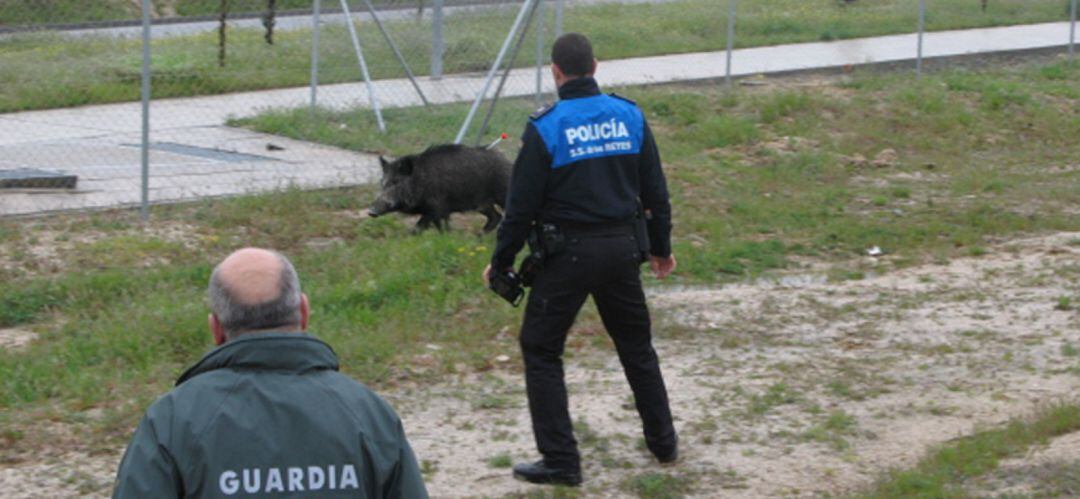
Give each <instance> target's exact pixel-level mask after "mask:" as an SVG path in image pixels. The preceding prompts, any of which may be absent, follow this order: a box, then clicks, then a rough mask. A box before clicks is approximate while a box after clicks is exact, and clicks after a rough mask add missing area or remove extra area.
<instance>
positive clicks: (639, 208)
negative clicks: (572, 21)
mask: <svg viewBox="0 0 1080 499" xmlns="http://www.w3.org/2000/svg"><path fill="white" fill-rule="evenodd" d="M551 60H552V62H553V64H552V67H551V71H552V74H553V76H554V79H555V83H556V85H557V86H558V87H559V98H560V101H559V102H558V103H556V104H554V105H552V106H549V107H547V108H542V109H540V110H539V111H537V112H536V113H534V114H533V115H532V116H531V117H530V121H529V123H528V124H527V125H526V127H525V132H524V134H523V136H522V142H523V144H522V148H521V151H520V152H519V153H518V156H517V160H516V162H515V164H514V171H513V175H512V177H511V182H510V193H509V195H508V198H507V205H506V217H505V218H504V219H503V222H502V225H500V227H499V232H498V242H497V244H496V248H495V254H494V256H493V257H492V260H491V264H490V265H488V267H487V268H486V269H485V270H484V279H485V281H489V282H490V277H491V272H493V270H492V269H495V271H498V272H506V271H508V270H510V269H511V268H512V266H513V263H514V259H515V255H516V254H517V253H518V251H519V250H520V249H521V248H522V246H523V245H524V243H525V241H526V238H527V237H528V234H529V232H530V230H532V229H533V228H534V227H538V226H543V225H545V224H547V225H549V226H554V228H555V230H556V232H557V234H556V235H555V236H553V237H551V238H550V239H551V240H553V241H554V240H558V239H560V237H561V240H562V241H563V244H562V246H564V247H563V248H548V255H547V259H546V262H545V263H544V266H543V269H542V270H540V272H539V273H538V275H537V276H536V278H535V282H534V283H533V286H532V292H531V293H530V294H529V297H528V302H527V305H526V308H525V318H524V321H523V323H522V327H521V338H520V341H521V350H522V356H523V357H524V360H525V383H526V389H527V392H528V398H529V412H530V415H531V416H532V423H533V433H534V436H535V438H536V445H537V447H538V449H539V451H540V454H541V455H542V456H543V459H542V460H540V461H537V462H535V463H529V464H519V465H517V466H515V467H514V476H515V477H517V478H519V479H523V480H526V481H529V482H533V483H553V484H563V485H578V484H580V483H581V463H580V456H579V454H578V449H577V441H576V440H575V439H574V435H573V429H572V427H571V422H570V414H569V411H568V409H567V394H566V384H565V382H564V379H563V366H562V354H563V348H564V345H565V342H566V335H567V332H568V330H569V328H570V326H571V324H572V323H573V321H574V318H575V316H576V315H577V313H578V311H579V310H580V309H581V307H582V305H583V304H584V302H585V299H586V298H587V297H588V296H589V295H592V297H593V300H594V301H595V302H596V307H597V309H598V310H599V312H600V317H601V319H602V320H603V323H604V327H605V328H606V329H607V331H608V334H609V335H610V336H611V338H612V339H613V340H614V343H615V348H616V350H617V351H618V355H619V360H620V362H621V363H622V366H623V370H624V371H625V374H626V378H627V380H628V381H629V383H630V387H631V389H632V390H633V393H634V402H635V405H636V406H637V411H638V414H639V415H640V416H641V420H642V423H643V427H644V434H645V442H646V444H647V445H648V448H649V450H650V451H652V453H653V455H655V456H656V458H657V459H658V460H659V461H660V462H662V463H669V462H673V461H675V460H676V459H677V457H678V450H677V440H678V439H677V436H676V434H675V428H674V426H673V425H672V419H671V410H670V408H669V405H668V397H667V390H666V388H665V386H664V380H663V377H662V376H661V374H660V366H659V361H658V359H657V356H656V351H655V350H653V347H652V339H651V333H650V321H649V311H648V308H647V307H646V304H645V295H644V293H643V291H642V286H641V278H640V271H639V267H640V264H641V263H642V262H643V261H644V260H645V259H647V260H648V261H650V263H651V267H652V270H653V271H654V273H655V274H656V276H657V277H660V278H663V277H666V276H667V275H668V274H670V273H671V271H673V270H674V269H675V264H676V262H675V256H674V255H672V253H671V240H670V235H671V205H670V203H669V201H668V193H667V185H666V182H665V180H664V174H663V172H662V170H661V166H660V156H659V152H658V151H657V148H656V142H655V141H654V140H653V136H652V133H651V132H650V130H649V126H648V124H647V123H646V122H645V118H644V116H643V115H642V112H641V110H640V109H638V107H637V106H636V105H635V104H634V103H633V102H632V101H630V100H627V99H624V98H622V97H619V96H617V95H604V94H602V93H601V92H600V89H599V87H598V86H597V83H596V80H595V79H593V74H594V73H595V72H596V66H597V62H596V59H595V58H594V57H593V52H592V46H591V44H590V43H589V40H588V39H587V38H586V37H585V36H583V35H580V34H576V33H571V34H567V35H564V36H562V37H560V38H559V39H558V40H556V41H555V44H554V46H553V48H552V51H551ZM646 214H648V215H649V216H648V217H646V218H647V222H643V221H641V219H640V218H639V217H644V216H645V215H646ZM646 233H647V235H646ZM541 239H544V240H547V239H549V238H541ZM646 239H647V242H646V241H645V240H646ZM550 242H551V241H549V243H550ZM646 245H647V249H646Z"/></svg>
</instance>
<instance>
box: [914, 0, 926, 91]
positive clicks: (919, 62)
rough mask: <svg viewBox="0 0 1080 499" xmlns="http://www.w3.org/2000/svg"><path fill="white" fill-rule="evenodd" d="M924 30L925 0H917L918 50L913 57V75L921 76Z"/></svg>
mask: <svg viewBox="0 0 1080 499" xmlns="http://www.w3.org/2000/svg"><path fill="white" fill-rule="evenodd" d="M925 30H926V0H919V52H918V54H917V55H916V57H915V76H917V77H919V78H922V55H923V32H924V31H925Z"/></svg>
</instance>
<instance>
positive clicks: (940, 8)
mask: <svg viewBox="0 0 1080 499" xmlns="http://www.w3.org/2000/svg"><path fill="white" fill-rule="evenodd" d="M84 3H85V2H78V1H76V0H51V1H50V2H49V3H48V4H47V5H39V4H34V3H29V4H27V3H26V2H20V1H16V0H3V1H0V26H4V25H12V24H14V25H18V24H22V23H40V22H46V21H47V22H79V21H92V20H107V19H135V18H137V14H138V12H137V10H138V9H137V8H136V7H133V6H132V4H131V3H130V2H122V1H119V0H105V1H101V2H95V3H94V6H93V7H87V6H85V5H83V4H84ZM1060 3H1061V2H1060V0H997V1H995V2H991V5H990V6H989V8H988V12H987V13H985V14H983V13H981V12H980V11H979V10H978V7H977V5H975V2H973V1H971V0H938V1H937V2H935V4H934V6H933V8H932V14H933V15H932V20H933V22H931V23H929V25H928V28H929V29H930V30H944V29H958V28H973V27H985V26H998V25H1007V24H1024V23H1034V22H1046V21H1053V20H1065V19H1066V18H1067V14H1065V13H1063V12H1062V9H1061V5H1060ZM218 4H219V2H217V1H216V0H215V1H210V0H197V1H191V2H189V1H187V0H185V1H184V2H179V4H178V7H177V10H178V11H179V13H180V14H181V15H197V14H204V15H205V14H207V13H209V14H210V15H216V11H217V5H218ZM278 4H279V8H281V9H284V8H286V7H282V6H281V5H292V6H296V7H301V8H310V3H304V2H301V1H300V0H288V1H286V0H282V1H280V2H278ZM264 9H265V5H264V4H257V3H250V2H246V3H244V5H243V6H242V5H237V4H236V2H234V4H233V6H232V11H233V12H240V11H254V12H262V11H263V10H264ZM703 12H712V13H714V14H715V15H702V13H703ZM916 12H917V10H916V4H915V3H914V0H877V1H875V2H858V3H856V4H854V5H847V6H845V5H842V4H841V3H840V2H837V1H835V0H758V1H755V2H747V3H745V4H742V5H740V6H739V12H738V36H737V38H736V40H735V43H736V47H738V48H743V47H757V46H763V45H776V44H784V43H796V42H811V41H818V40H836V39H846V38H855V37H865V36H874V35H885V34H894V33H908V32H912V31H914V29H915V26H916V19H915V16H916ZM515 14H516V9H513V8H502V9H491V10H479V11H471V13H470V14H468V15H465V14H454V15H448V16H446V21H445V23H446V24H445V27H444V31H443V32H444V33H445V43H446V49H445V54H446V55H445V59H444V69H445V71H446V72H447V73H458V72H473V71H481V70H486V69H488V67H489V66H490V64H491V61H492V60H493V58H494V56H495V54H496V53H497V52H498V49H499V46H500V44H501V43H502V41H503V39H504V38H505V35H506V31H507V29H508V28H509V27H510V25H511V24H512V22H513V19H514V16H515ZM725 14H726V12H725V11H724V9H717V8H716V5H715V2H714V0H680V1H673V2H661V3H644V4H633V5H617V4H616V5H611V4H607V5H581V6H571V7H570V8H568V9H567V12H566V15H565V19H566V21H565V24H566V30H567V31H576V32H581V33H588V34H589V35H590V37H591V38H592V40H593V43H594V45H595V47H596V50H597V54H598V56H599V57H600V59H601V60H610V59H617V58H626V57H640V56H647V55H657V54H669V53H686V52H699V51H710V50H723V49H724V47H725V44H726V41H725V37H724V36H723V29H722V26H724V23H725V22H726V20H725V19H724V17H725ZM548 16H549V18H550V17H551V16H552V14H551V9H549V10H548ZM430 19H431V18H430V16H425V18H424V19H422V20H416V19H406V20H394V21H387V22H386V23H385V24H386V26H387V29H388V30H389V32H390V33H391V34H392V36H393V38H394V40H395V41H396V43H397V44H398V45H399V47H400V48H401V52H402V53H403V54H404V57H405V59H406V61H407V62H408V63H409V66H410V67H411V69H412V70H413V72H414V73H416V74H418V75H424V74H426V73H427V70H428V68H429V67H430V64H429V59H430V56H431V45H432V44H431V41H430V33H431V30H432V27H431V24H430V23H431V20H430ZM549 22H551V21H550V19H549ZM358 32H359V36H360V39H361V43H363V46H364V55H365V57H366V60H367V63H368V66H369V68H370V71H371V74H372V75H373V78H376V79H382V78H400V77H402V70H401V67H400V65H399V64H398V62H397V60H396V59H395V58H394V55H393V52H392V51H391V49H390V48H389V47H388V46H387V44H386V43H384V42H383V41H382V40H381V38H380V35H379V34H378V30H376V29H374V27H373V26H370V25H362V26H361V27H360V29H359V30H358ZM263 34H264V31H263V30H262V29H238V28H232V29H230V30H229V31H228V37H227V58H226V66H225V67H224V68H222V67H219V65H218V61H217V53H218V50H217V43H218V40H217V34H216V33H214V32H208V33H202V34H196V35H189V36H183V37H175V38H167V39H155V40H154V41H153V44H152V53H153V57H154V61H153V75H152V78H153V89H154V90H153V92H154V96H155V97H156V98H167V97H180V96H193V95H213V94H220V93H226V92H237V91H245V90H259V89H267V88H280V87H299V86H304V85H306V84H307V83H308V81H309V78H310V67H309V64H310V50H311V49H310V47H311V39H310V38H311V33H310V31H309V30H306V29H305V30H295V31H293V30H288V31H283V30H277V31H276V34H275V37H274V45H268V44H266V43H265V41H264V39H263ZM533 43H535V41H534V37H529V38H526V43H525V45H524V46H523V48H522V50H523V51H524V53H526V54H530V53H533V50H534V47H531V46H530V45H531V44H533ZM139 44H140V42H139V41H138V40H132V39H117V38H110V37H104V36H102V37H95V36H82V37H80V38H79V39H77V40H72V39H70V38H68V37H66V36H63V35H57V34H53V33H47V32H45V33H40V32H29V33H23V34H19V35H15V36H9V37H5V38H3V39H0V67H4V68H5V69H6V70H5V71H3V72H0V112H10V111H18V110H29V109H45V108H53V107H69V106H78V105H85V104H99V103H108V102H120V101H135V100H138V98H139V88H140V87H139V85H140V78H139V74H140V73H139V71H140V56H139V54H140V46H139ZM349 44H350V38H349V35H348V33H347V32H346V29H345V27H344V26H340V25H334V24H330V25H326V26H324V27H323V28H322V34H321V38H320V74H319V78H320V82H322V83H342V82H355V81H356V80H357V69H356V60H355V56H354V54H353V52H352V49H351V46H350V45H349ZM516 64H517V65H518V66H527V65H529V64H530V62H529V60H528V58H527V57H520V58H518V60H517V61H516ZM1048 71H1049V72H1048V73H1047V74H1046V75H1043V77H1044V78H1045V79H1047V80H1050V81H1054V82H1056V83H1057V84H1058V85H1059V86H1060V87H1061V88H1062V89H1063V91H1064V89H1066V88H1067V87H1068V85H1067V84H1066V83H1067V82H1068V81H1072V80H1069V79H1067V78H1065V77H1064V74H1062V72H1060V71H1058V72H1055V71H1054V70H1048ZM1074 87H1075V86H1074ZM1073 91H1075V90H1073ZM984 94H985V105H986V106H990V107H991V108H1001V107H1005V106H1008V105H1010V104H1011V103H1013V102H1016V101H1017V100H1018V99H1020V100H1022V99H1024V98H1025V97H1024V94H1023V93H1018V92H1016V91H1015V89H1012V88H1006V87H1002V88H986V89H984ZM796 99H804V98H803V97H796ZM781 100H783V99H781ZM785 105H796V106H798V105H803V104H802V103H799V102H794V101H793V102H789V103H788V104H783V103H780V104H778V106H777V107H772V108H767V109H765V110H763V114H764V115H765V116H768V117H771V118H775V117H779V116H782V115H783V112H784V108H785Z"/></svg>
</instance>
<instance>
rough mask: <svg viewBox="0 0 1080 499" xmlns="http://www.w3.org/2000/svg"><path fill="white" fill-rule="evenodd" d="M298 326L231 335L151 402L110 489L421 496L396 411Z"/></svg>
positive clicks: (158, 493) (119, 493) (121, 494)
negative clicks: (290, 329)
mask: <svg viewBox="0 0 1080 499" xmlns="http://www.w3.org/2000/svg"><path fill="white" fill-rule="evenodd" d="M337 369H338V361H337V357H336V356H335V355H334V351H333V350H331V349H330V347H329V346H328V345H327V344H326V343H323V342H322V341H319V340H318V339H315V338H314V337H312V336H308V335H306V334H299V333H259V334H251V335H247V336H240V337H239V338H237V339H234V340H232V341H229V342H227V343H225V344H224V345H222V346H220V347H218V348H217V349H215V350H213V351H211V352H210V353H208V354H206V356H204V357H203V358H202V360H200V361H199V362H198V363H197V364H195V365H194V366H192V367H191V368H190V369H188V370H187V372H185V373H184V374H183V375H182V376H181V377H180V380H179V381H177V383H176V385H177V386H176V388H175V389H173V390H172V391H171V392H169V393H168V394H166V395H165V396H163V397H161V398H160V399H158V400H157V402H154V404H153V405H151V406H150V409H149V410H147V413H146V416H145V417H144V418H143V420H142V422H140V423H139V427H138V429H137V430H135V436H134V438H133V439H132V441H131V444H130V445H129V446H128V449H127V452H126V453H125V454H124V459H123V461H122V462H121V463H120V471H119V473H118V475H117V483H116V490H115V491H114V493H113V497H116V498H136V497H137V498H149V497H154V498H165V497H245V496H246V497H255V496H277V497H297V496H299V497H304V496H310V497H319V498H324V497H367V498H375V497H403V498H409V499H412V498H426V497H427V491H426V490H425V488H424V483H423V481H422V479H421V476H420V470H419V468H418V467H417V465H416V457H415V456H414V455H413V452H412V449H411V448H410V447H409V443H408V441H406V439H405V432H404V430H403V429H402V425H401V419H400V418H398V415H397V414H396V413H395V412H394V410H393V409H391V408H390V406H389V405H388V404H387V403H386V402H384V401H383V400H382V399H381V398H379V396H378V395H376V394H375V393H373V392H372V391H371V390H369V389H368V388H367V387H365V386H364V385H362V384H360V383H358V382H356V381H354V380H352V379H350V378H348V377H346V376H345V375H343V374H341V373H338V372H337Z"/></svg>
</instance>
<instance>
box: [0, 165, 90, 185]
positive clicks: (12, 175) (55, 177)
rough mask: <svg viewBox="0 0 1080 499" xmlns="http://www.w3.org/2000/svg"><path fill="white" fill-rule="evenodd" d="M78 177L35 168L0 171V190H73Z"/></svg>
mask: <svg viewBox="0 0 1080 499" xmlns="http://www.w3.org/2000/svg"><path fill="white" fill-rule="evenodd" d="M78 179H79V177H77V176H75V175H68V174H66V173H60V172H50V171H45V170H38V169H36V168H16V169H14V170H0V189H5V188H6V189H74V188H75V183H76V182H77V181H78Z"/></svg>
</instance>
